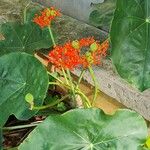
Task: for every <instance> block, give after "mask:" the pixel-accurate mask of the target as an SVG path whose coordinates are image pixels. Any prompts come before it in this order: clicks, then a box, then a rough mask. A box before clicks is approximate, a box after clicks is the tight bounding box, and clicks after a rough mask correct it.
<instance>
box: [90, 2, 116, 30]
mask: <svg viewBox="0 0 150 150" xmlns="http://www.w3.org/2000/svg"><path fill="white" fill-rule="evenodd" d="M92 8H93V11H92V12H91V14H90V16H89V21H90V23H92V24H93V25H94V26H96V27H99V28H101V29H103V30H106V31H109V28H110V24H111V21H112V18H113V14H114V11H115V8H116V0H105V1H104V2H103V3H99V4H93V5H92Z"/></svg>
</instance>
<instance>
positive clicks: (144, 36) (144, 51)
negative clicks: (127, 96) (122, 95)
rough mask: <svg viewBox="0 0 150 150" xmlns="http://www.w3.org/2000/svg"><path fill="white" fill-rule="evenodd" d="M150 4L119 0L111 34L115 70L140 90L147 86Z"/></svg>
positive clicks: (148, 85) (149, 47)
mask: <svg viewBox="0 0 150 150" xmlns="http://www.w3.org/2000/svg"><path fill="white" fill-rule="evenodd" d="M149 6H150V1H149V0H142V1H141V0H136V1H131V0H126V1H124V0H118V1H117V8H116V11H115V14H114V19H113V22H112V27H111V33H110V35H111V42H112V60H113V63H114V65H115V66H116V69H117V71H118V73H119V74H120V76H121V77H122V78H124V79H126V80H127V81H128V82H129V83H131V84H132V85H133V86H134V87H136V88H138V89H139V90H140V91H144V90H146V89H148V88H150V67H149V66H150V44H149V38H150V34H149V29H150V11H149Z"/></svg>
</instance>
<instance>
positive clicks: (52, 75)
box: [47, 72, 64, 84]
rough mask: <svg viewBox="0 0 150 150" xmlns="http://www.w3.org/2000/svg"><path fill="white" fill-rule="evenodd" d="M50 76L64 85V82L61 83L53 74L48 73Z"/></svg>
mask: <svg viewBox="0 0 150 150" xmlns="http://www.w3.org/2000/svg"><path fill="white" fill-rule="evenodd" d="M47 73H48V74H49V75H50V76H52V77H53V78H55V79H56V80H57V81H58V82H60V83H61V84H64V82H63V81H61V80H60V79H59V78H57V77H55V76H54V75H53V74H51V73H50V72H47Z"/></svg>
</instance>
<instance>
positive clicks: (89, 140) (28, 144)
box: [19, 108, 147, 150]
mask: <svg viewBox="0 0 150 150" xmlns="http://www.w3.org/2000/svg"><path fill="white" fill-rule="evenodd" d="M146 137H147V127H146V123H145V121H144V119H143V118H142V117H141V116H139V115H138V114H137V113H135V112H133V111H130V110H119V111H117V112H116V113H115V114H114V115H113V116H109V115H106V114H104V112H103V111H101V110H100V109H96V108H91V109H75V110H71V111H69V112H67V113H65V114H63V115H56V116H49V117H48V118H47V119H46V120H45V121H44V122H43V123H41V124H40V125H39V126H38V127H37V128H35V130H33V132H31V134H30V135H29V136H28V137H27V139H25V141H24V142H23V143H22V144H21V145H20V146H19V150H33V149H36V150H81V149H82V150H137V149H138V148H139V147H141V145H143V144H144V142H145V140H146Z"/></svg>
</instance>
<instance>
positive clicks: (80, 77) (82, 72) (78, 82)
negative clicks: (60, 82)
mask: <svg viewBox="0 0 150 150" xmlns="http://www.w3.org/2000/svg"><path fill="white" fill-rule="evenodd" d="M84 73H85V70H82V71H81V73H80V76H79V79H78V81H77V84H76V87H75V89H78V87H79V84H80V82H81V80H82V78H83V75H84Z"/></svg>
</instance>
